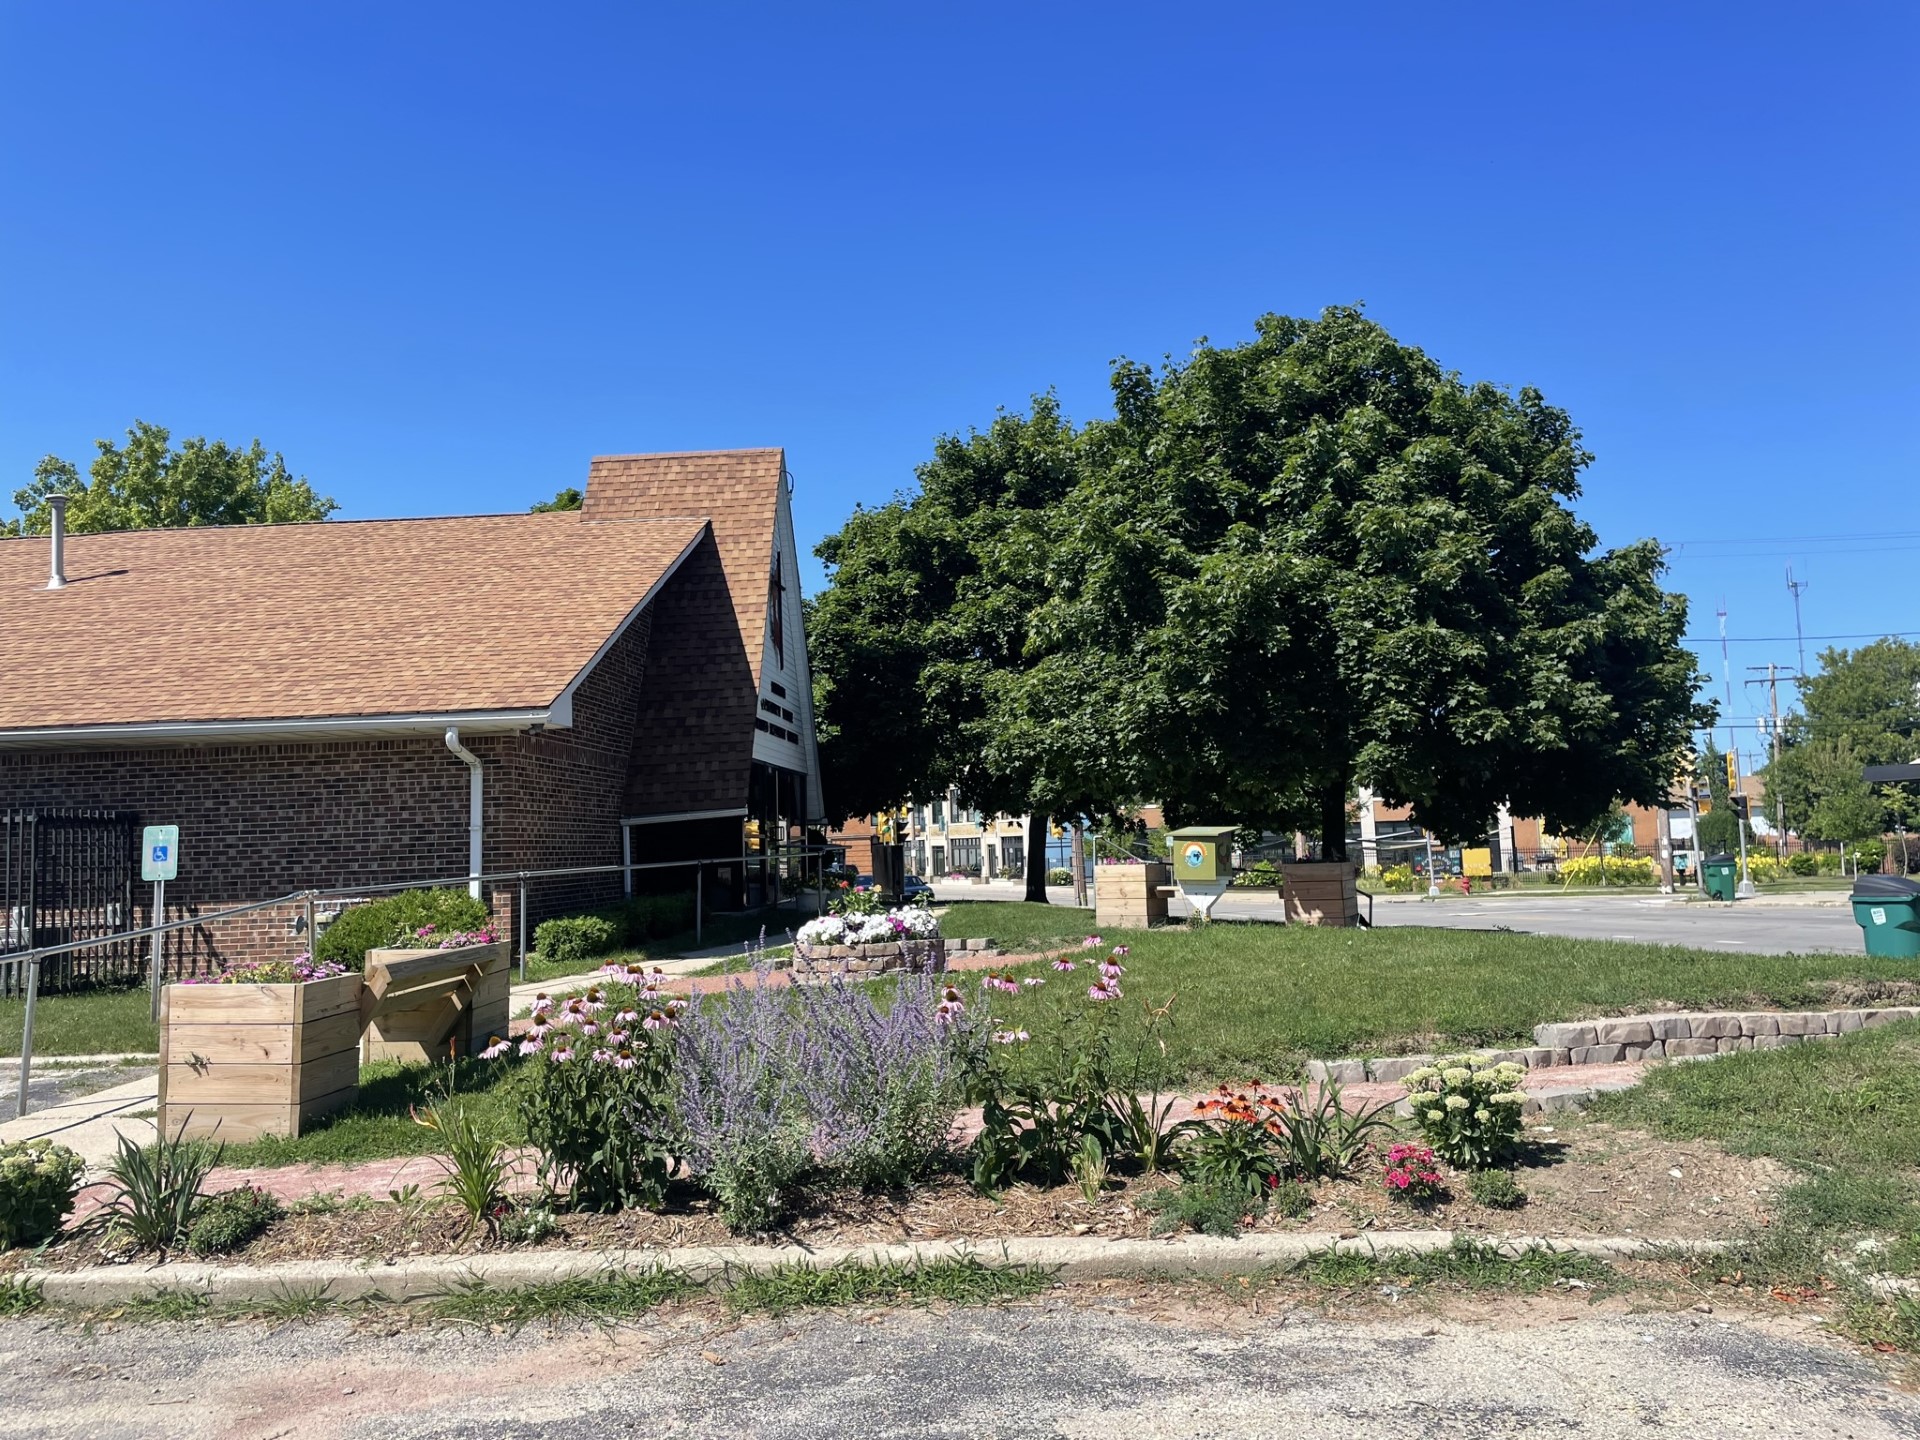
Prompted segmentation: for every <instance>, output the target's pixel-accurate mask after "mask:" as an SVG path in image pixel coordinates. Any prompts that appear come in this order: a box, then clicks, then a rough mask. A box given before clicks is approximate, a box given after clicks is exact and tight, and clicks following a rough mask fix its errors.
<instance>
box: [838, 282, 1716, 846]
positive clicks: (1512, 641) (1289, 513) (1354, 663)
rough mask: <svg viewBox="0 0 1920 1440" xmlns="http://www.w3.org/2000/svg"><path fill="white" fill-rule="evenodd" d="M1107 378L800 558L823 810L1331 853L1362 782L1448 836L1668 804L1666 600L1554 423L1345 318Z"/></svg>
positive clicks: (1567, 827)
mask: <svg viewBox="0 0 1920 1440" xmlns="http://www.w3.org/2000/svg"><path fill="white" fill-rule="evenodd" d="M1112 384H1113V392H1114V410H1115V414H1114V418H1113V419H1111V420H1109V421H1100V422H1096V423H1094V424H1092V425H1090V426H1088V427H1087V428H1086V429H1084V430H1082V431H1079V432H1075V431H1074V430H1073V428H1072V427H1071V426H1069V425H1067V424H1066V423H1065V422H1064V421H1063V420H1062V419H1061V417H1060V416H1059V414H1058V411H1057V409H1056V408H1055V407H1054V406H1053V404H1052V402H1051V400H1050V399H1046V400H1042V401H1038V402H1036V404H1035V407H1034V411H1033V414H1032V416H1031V417H1030V418H1024V417H1020V416H1011V415H1008V416H1002V417H1001V418H1000V419H999V420H997V421H996V422H995V423H994V424H993V425H992V426H991V427H990V428H989V429H988V430H987V431H986V432H984V433H978V434H973V435H970V436H968V437H966V438H964V439H959V438H954V439H949V440H945V441H942V442H941V443H940V445H939V446H938V447H937V449H936V451H935V457H934V459H933V460H932V461H931V462H930V463H929V464H928V465H926V466H923V467H922V468H921V470H920V472H919V475H920V489H919V491H918V493H916V494H913V495H910V496H902V497H900V498H899V499H897V500H895V501H894V502H893V503H892V504H891V505H889V506H886V507H883V508H882V509H880V510H877V511H862V512H858V513H856V514H855V516H854V517H853V518H852V519H851V520H850V521H849V522H848V524H847V526H846V527H845V528H844V529H843V530H842V531H841V532H840V533H839V534H837V535H835V536H832V537H829V539H828V540H827V541H826V542H825V543H824V544H823V545H822V546H821V548H820V552H819V553H820V554H821V556H822V558H823V559H825V560H826V562H827V565H828V567H829V571H830V574H831V583H830V584H829V586H828V587H827V589H826V591H825V592H824V593H823V594H822V595H821V597H820V599H819V602H818V604H817V605H816V607H815V609H814V611H813V614H812V617H811V628H810V630H809V635H810V637H812V639H813V642H814V659H815V664H816V667H817V669H818V671H819V672H820V675H821V681H820V704H819V714H820V717H821V724H822V737H821V743H822V751H823V759H824V761H825V763H826V765H827V767H828V776H827V783H828V787H829V798H830V803H831V805H832V806H833V808H835V809H836V810H840V811H842V812H845V813H863V812H866V811H869V810H872V809H875V808H878V807H879V806H881V805H884V804H886V803H887V802H889V801H891V800H897V799H899V798H901V797H903V796H906V795H924V794H927V793H930V792H931V791H934V790H937V789H938V788H939V787H940V786H941V785H944V784H946V783H955V784H958V785H960V786H961V787H962V789H963V791H964V792H965V793H966V794H967V795H968V796H969V798H971V799H973V800H974V801H975V802H976V803H978V804H980V805H981V806H982V807H983V808H987V809H1005V810H1011V811H1019V810H1029V811H1032V812H1035V813H1046V812H1052V813H1055V814H1068V813H1079V812H1083V811H1084V812H1091V813H1102V812H1106V811H1110V810H1113V809H1116V808H1118V807H1119V806H1120V805H1122V804H1124V803H1125V802H1127V801H1129V800H1132V799H1135V798H1148V799H1157V800H1160V801H1162V802H1163V803H1164V804H1165V805H1166V807H1167V809H1168V812H1169V814H1170V816H1171V817H1173V818H1174V819H1176V820H1188V821H1194V820H1214V821H1220V822H1234V823H1240V824H1253V825H1261V826H1285V827H1288V828H1292V827H1294V826H1300V827H1302V828H1306V829H1310V830H1312V831H1315V832H1316V833H1318V834H1319V836H1320V839H1321V845H1322V852H1323V854H1325V855H1327V856H1332V857H1338V856H1343V855H1344V854H1345V841H1346V828H1347V809H1348V804H1349V801H1350V800H1351V798H1352V796H1353V794H1354V790H1355V787H1356V786H1358V785H1367V786H1369V787H1371V788H1372V789H1373V791H1374V792H1375V793H1376V794H1377V795H1379V796H1380V797H1381V798H1382V799H1383V800H1385V801H1387V802H1388V803H1390V804H1396V803H1404V804H1410V805H1412V807H1413V809H1414V815H1415V818H1416V820H1417V821H1418V822H1419V823H1421V824H1423V825H1426V826H1428V827H1430V828H1432V829H1434V830H1436V831H1438V832H1439V833H1441V834H1443V835H1446V836H1450V837H1453V838H1457V839H1469V838H1475V837H1478V836H1480V835H1482V834H1484V833H1485V831H1486V828H1487V826H1488V824H1489V823H1490V820H1491V817H1492V815H1493V813H1494V811H1495V810H1496V808H1497V807H1498V806H1499V805H1500V804H1501V803H1502V802H1505V803H1508V804H1510V805H1511V806H1512V807H1513V809H1514V810H1515V811H1516V813H1520V814H1532V815H1540V816H1543V817H1544V818H1545V819H1546V820H1547V822H1548V824H1549V825H1550V826H1551V827H1552V828H1554V829H1557V830H1561V831H1563V832H1575V833H1577V832H1578V831H1580V830H1581V829H1583V828H1586V827H1588V826H1590V825H1591V823H1592V821H1593V820H1594V819H1595V817H1597V816H1599V815H1601V814H1602V813H1604V812H1605V811H1606V809H1607V808H1608V806H1609V805H1611V804H1612V803H1614V801H1615V800H1616V799H1626V800H1635V801H1640V802H1642V803H1647V804H1658V803H1662V802H1664V801H1665V799H1666V797H1667V792H1668V788H1669V785H1670V783H1671V780H1672V777H1673V775H1674V774H1675V773H1676V770H1677V762H1678V758H1679V756H1680V754H1681V752H1682V751H1684V749H1685V748H1686V745H1687V742H1688V739H1689V736H1690V733H1691V730H1692V728H1693V726H1694V725H1695V724H1697V723H1700V722H1701V721H1703V720H1704V719H1706V718H1708V716H1707V715H1706V713H1705V712H1703V711H1702V710H1701V709H1700V708H1699V707H1697V706H1696V705H1695V704H1694V702H1693V698H1692V697H1693V692H1694V688H1695V684H1696V681H1697V678H1698V677H1697V675H1696V671H1695V666H1694V662H1693V658H1692V656H1691V655H1690V654H1689V653H1688V652H1687V651H1686V650H1685V649H1684V648H1683V647H1682V646H1681V644H1680V637H1681V635H1682V634H1683V633H1684V629H1685V623H1686V604H1685V601H1684V599H1683V598H1682V597H1680V596H1678V595H1675V594H1672V593H1669V592H1667V591H1665V590H1663V589H1661V588H1660V584H1659V581H1660V577H1661V574H1662V569H1663V566H1662V560H1661V552H1660V549H1659V547H1658V546H1657V545H1655V544H1654V543H1653V542H1651V541H1646V542H1641V543H1639V544H1635V545H1629V546H1626V547H1623V548H1620V549H1616V550H1604V551H1603V550H1599V549H1598V547H1597V544H1596V539H1595V536H1594V534H1593V531H1592V530H1591V529H1590V528H1589V527H1588V526H1586V525H1585V524H1583V523H1582V522H1581V521H1580V520H1579V519H1578V518H1577V517H1576V516H1575V515H1574V514H1573V512H1572V509H1571V502H1572V501H1573V500H1574V499H1575V498H1577V497H1578V495H1579V475H1580V472H1581V470H1582V469H1583V468H1584V467H1585V466H1586V464H1587V462H1588V459H1589V457H1588V455H1587V453H1586V451H1585V450H1584V449H1583V448H1582V447H1581V445H1580V437H1579V434H1578V432H1577V431H1576V430H1575V429H1574V427H1573V425H1572V422H1571V421H1570V420H1569V419H1568V417H1567V416H1566V414H1565V413H1564V412H1562V411H1560V410H1557V409H1555V408H1554V407H1552V406H1550V405H1548V404H1547V403H1546V402H1545V400H1544V399H1543V398H1542V397H1541V396H1540V395H1539V394H1537V393H1536V392H1534V391H1532V390H1526V389H1523V390H1521V391H1519V392H1518V393H1517V394H1513V393H1509V392H1508V391H1506V390H1503V389H1500V388H1498V387H1496V386H1493V385H1487V384H1470V383H1467V382H1465V381H1463V380H1461V379H1460V378H1459V377H1458V376H1457V375H1454V374H1452V373H1450V372H1448V371H1445V370H1443V369H1442V368H1441V367H1440V366H1438V365H1437V364H1435V363H1434V362H1433V361H1432V360H1430V359H1429V358H1428V357H1427V356H1426V355H1424V354H1423V353H1422V352H1420V351H1419V350H1417V349H1414V348H1412V347H1409V346H1405V345H1402V344H1400V343H1399V342H1398V341H1396V340H1395V339H1394V338H1393V337H1392V336H1391V335H1389V334H1388V333H1387V332H1386V331H1385V330H1383V329H1382V328H1381V327H1380V326H1378V325H1376V324H1374V323H1373V322H1371V321H1369V320H1368V319H1366V318H1365V317H1364V316H1363V315H1361V314H1359V313H1358V312H1356V311H1353V310H1330V311H1328V312H1326V314H1324V315H1323V316H1321V317H1320V318H1319V319H1317V320H1298V319H1289V318H1285V317H1281V316H1268V317H1266V318H1264V319H1262V320H1261V321H1260V322H1259V324H1258V327H1257V334H1256V338H1255V339H1254V340H1252V341H1251V342H1249V343H1247V344H1244V345H1239V346H1234V347H1225V348H1222V347H1214V346H1209V345H1202V346H1201V347H1200V348H1199V349H1198V350H1196V351H1195V353H1194V354H1193V356H1192V357H1191V358H1190V359H1189V360H1187V361H1185V362H1182V363H1178V364H1175V363H1169V364H1168V365H1167V366H1165V367H1164V368H1162V369H1160V370H1158V371H1156V370H1154V369H1151V368H1149V367H1147V366H1143V365H1135V364H1131V363H1128V362H1124V361H1123V362H1120V363H1119V364H1118V365H1117V366H1116V367H1115V370H1114V374H1113V377H1112ZM836 790H837V793H835V792H836ZM1039 848H1040V847H1039V846H1038V845H1033V846H1030V847H1029V851H1030V853H1029V864H1030V865H1033V864H1036V863H1037V852H1038V850H1039ZM1032 874H1033V872H1032V871H1031V870H1030V872H1029V875H1030V883H1031V878H1032Z"/></svg>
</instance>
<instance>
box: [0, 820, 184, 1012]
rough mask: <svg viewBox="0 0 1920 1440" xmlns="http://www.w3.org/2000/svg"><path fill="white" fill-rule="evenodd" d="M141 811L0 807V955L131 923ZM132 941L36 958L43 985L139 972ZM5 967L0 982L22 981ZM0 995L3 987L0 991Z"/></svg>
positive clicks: (141, 958)
mask: <svg viewBox="0 0 1920 1440" xmlns="http://www.w3.org/2000/svg"><path fill="white" fill-rule="evenodd" d="M139 826H140V817H139V816H138V815H132V814H128V813H125V812H123V811H118V810H78V809H47V810H0V955H6V954H9V953H11V952H13V951H18V950H31V949H33V948H35V947H36V946H40V945H58V944H60V943H62V942H63V941H67V940H86V939H91V938H93V937H96V936H103V935H113V934H116V933H118V932H119V931H122V930H132V929H135V928H137V925H136V921H137V919H138V917H137V916H136V915H135V913H134V898H133V897H134V887H133V881H134V876H135V874H136V873H137V870H138V865H139V847H138V843H137V842H138V839H139ZM146 965H147V957H146V952H145V951H144V950H143V949H141V948H140V946H139V945H138V942H135V941H130V940H119V941H115V942H113V943H112V944H109V945H99V946H94V947H92V948H90V949H86V950H81V951H77V952H75V953H73V954H69V955H56V956H53V957H51V958H49V959H47V960H45V961H43V962H42V968H41V971H40V985H41V988H42V989H51V990H65V989H72V988H74V987H75V986H79V985H88V984H94V983H98V982H100V981H106V980H123V981H124V980H129V979H132V978H134V977H135V976H139V975H143V974H145V973H146ZM18 970H19V967H18V966H8V967H7V969H6V972H5V975H4V977H0V986H4V987H5V990H6V991H7V992H10V991H11V990H12V989H13V988H14V987H15V986H16V985H18V984H19V983H21V979H22V977H21V976H20V975H19V974H18ZM0 993H5V992H0Z"/></svg>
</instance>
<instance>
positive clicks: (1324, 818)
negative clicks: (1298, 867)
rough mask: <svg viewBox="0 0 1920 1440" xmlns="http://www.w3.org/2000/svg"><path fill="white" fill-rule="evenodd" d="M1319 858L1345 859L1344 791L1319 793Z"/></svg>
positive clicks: (1345, 804)
mask: <svg viewBox="0 0 1920 1440" xmlns="http://www.w3.org/2000/svg"><path fill="white" fill-rule="evenodd" d="M1320 858H1321V859H1322V860H1344V859H1346V858H1347V792H1346V791H1345V790H1322V791H1321V792H1320Z"/></svg>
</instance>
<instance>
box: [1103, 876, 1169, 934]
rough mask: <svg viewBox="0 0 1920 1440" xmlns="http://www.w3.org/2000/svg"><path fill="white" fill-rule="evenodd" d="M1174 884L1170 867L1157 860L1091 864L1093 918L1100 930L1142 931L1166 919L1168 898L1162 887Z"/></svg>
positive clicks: (1163, 922) (1164, 922) (1162, 923)
mask: <svg viewBox="0 0 1920 1440" xmlns="http://www.w3.org/2000/svg"><path fill="white" fill-rule="evenodd" d="M1172 883H1173V870H1172V867H1171V866H1168V865H1166V864H1163V863H1162V862H1160V861H1158V860H1149V861H1147V862H1146V863H1144V864H1141V865H1096V866H1094V867H1093V921H1094V924H1096V925H1098V926H1099V927H1100V928H1101V929H1103V930H1104V929H1106V928H1107V927H1108V926H1109V925H1111V926H1112V927H1114V928H1115V929H1117V930H1144V929H1146V928H1147V927H1148V926H1149V925H1164V924H1166V921H1167V897H1166V895H1165V894H1164V893H1163V892H1162V890H1161V886H1163V885H1171V884H1172Z"/></svg>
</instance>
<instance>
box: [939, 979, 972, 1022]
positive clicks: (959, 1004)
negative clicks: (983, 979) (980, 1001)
mask: <svg viewBox="0 0 1920 1440" xmlns="http://www.w3.org/2000/svg"><path fill="white" fill-rule="evenodd" d="M966 1013H967V1000H966V997H965V996H964V995H962V994H961V993H960V992H959V991H958V990H956V989H954V988H953V986H951V985H949V986H947V987H946V988H945V989H944V990H942V991H941V992H940V1003H939V1004H938V1005H936V1006H934V1007H933V1018H934V1019H935V1020H938V1021H939V1022H940V1023H941V1024H942V1025H957V1024H959V1023H960V1017H961V1016H963V1015H965V1014H966Z"/></svg>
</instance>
